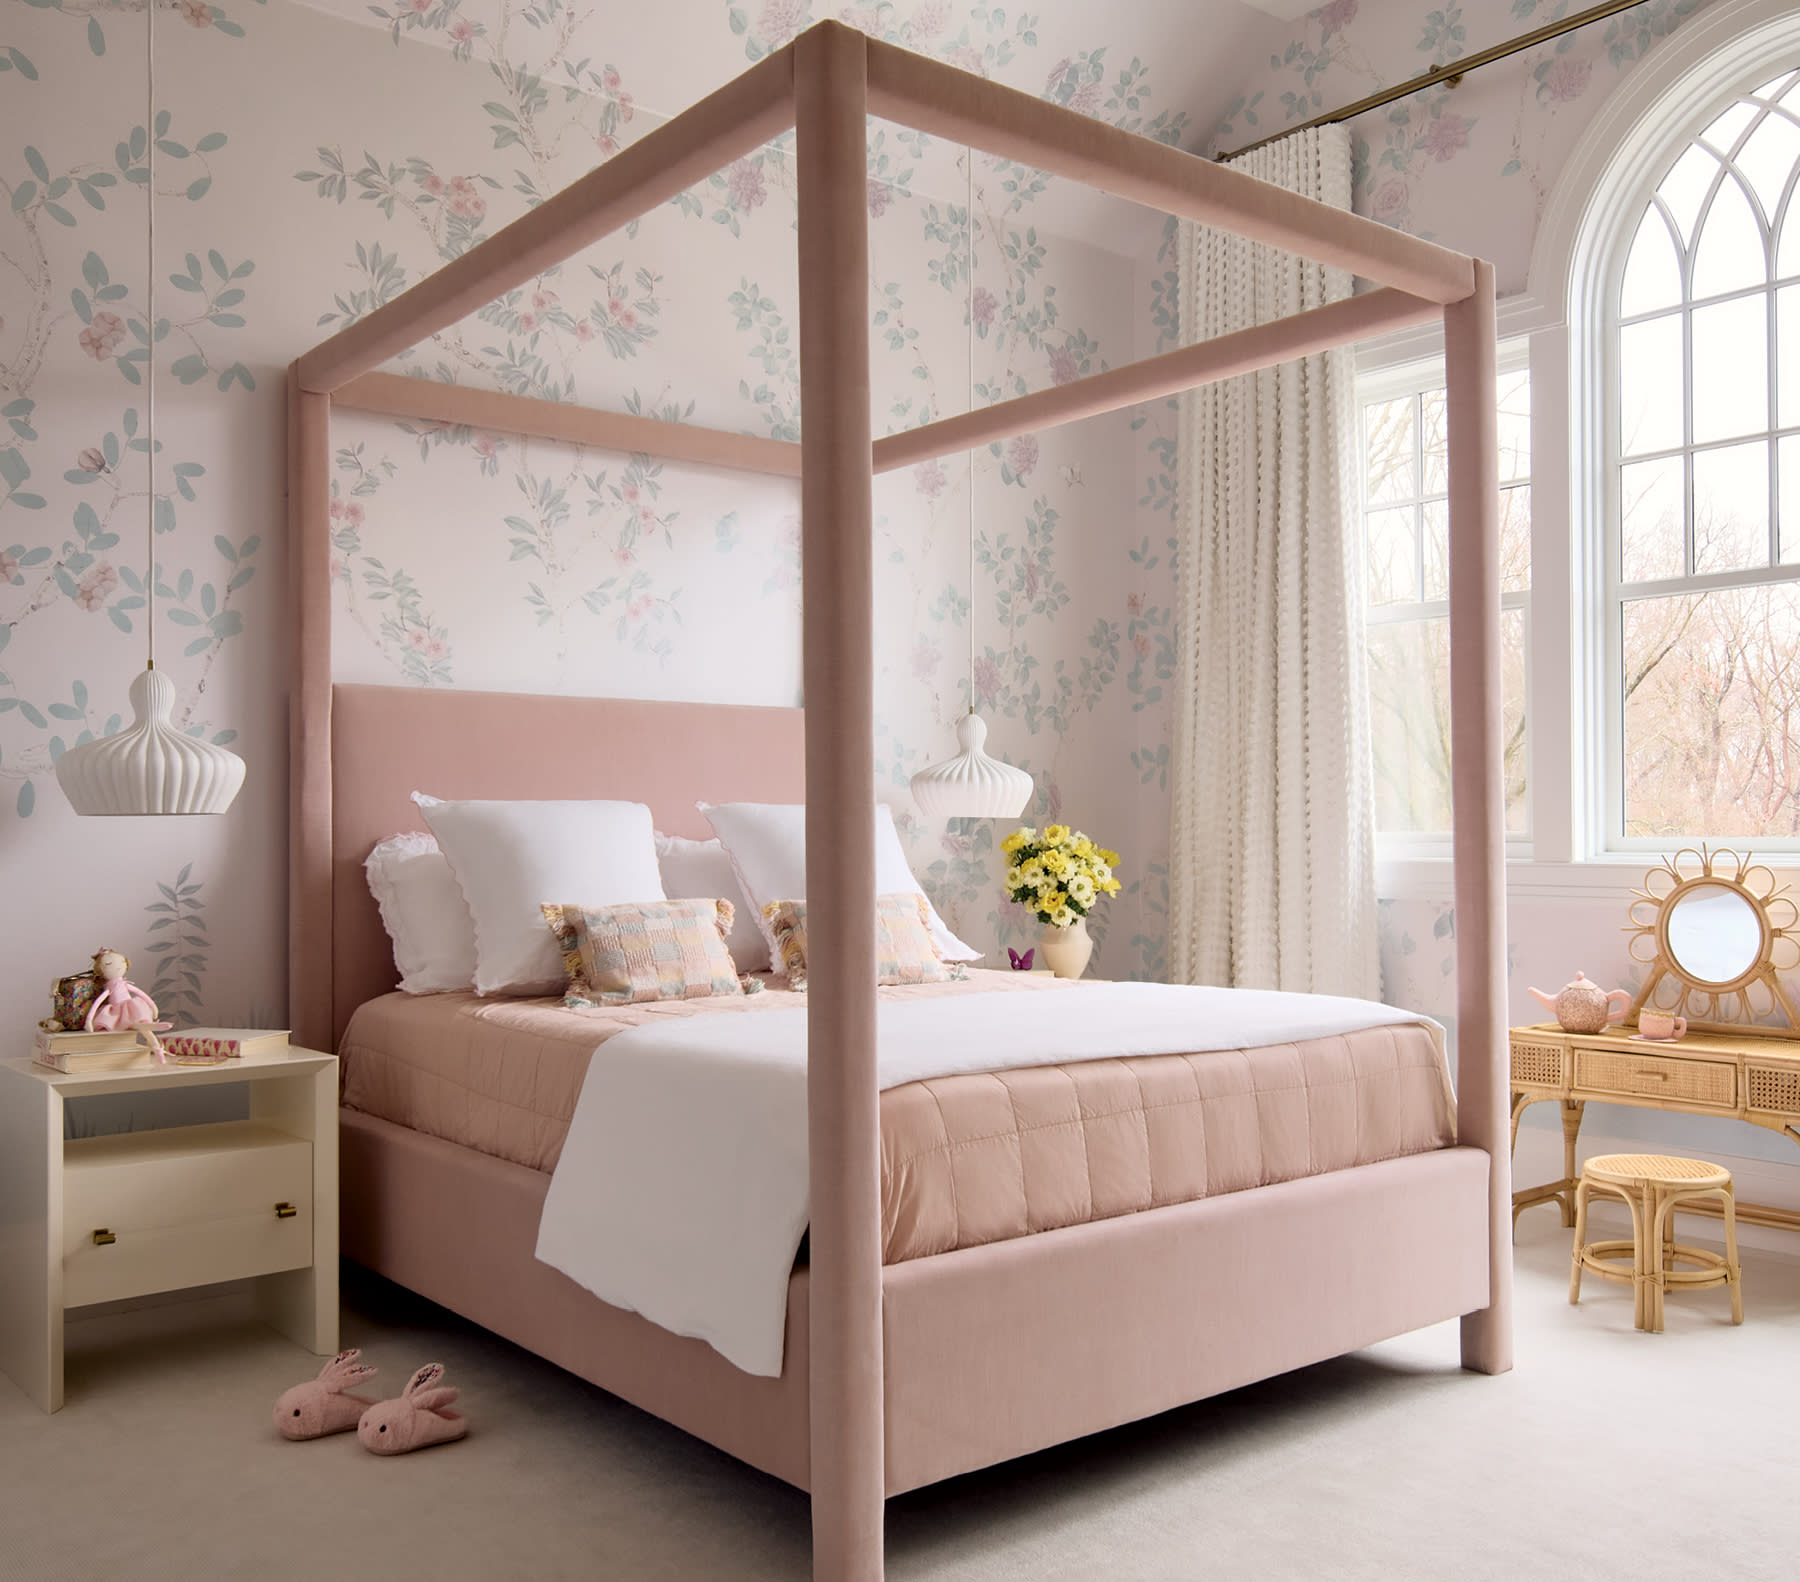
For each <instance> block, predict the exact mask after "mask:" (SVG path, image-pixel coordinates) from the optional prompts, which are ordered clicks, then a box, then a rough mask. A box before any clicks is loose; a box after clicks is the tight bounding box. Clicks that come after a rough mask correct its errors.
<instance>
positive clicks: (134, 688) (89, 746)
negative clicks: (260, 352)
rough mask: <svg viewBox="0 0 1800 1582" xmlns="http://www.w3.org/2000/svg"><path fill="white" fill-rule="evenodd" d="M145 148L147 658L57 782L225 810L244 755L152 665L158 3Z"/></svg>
mask: <svg viewBox="0 0 1800 1582" xmlns="http://www.w3.org/2000/svg"><path fill="white" fill-rule="evenodd" d="M144 15H145V21H146V24H147V28H148V32H147V34H146V37H145V42H144V52H145V83H146V98H147V100H148V109H147V112H146V119H145V122H144V126H145V130H146V131H147V132H148V133H149V141H150V146H149V148H148V150H147V151H146V152H145V155H144V161H145V164H144V174H145V176H146V177H147V180H146V181H145V184H144V185H145V196H146V198H147V200H148V204H149V215H148V220H147V223H146V226H145V232H146V243H145V246H146V252H147V254H148V257H149V261H150V284H149V286H148V288H147V291H146V298H147V301H146V305H145V322H146V327H147V330H148V337H147V342H146V344H147V345H148V347H149V356H148V357H147V358H146V359H145V364H144V366H145V375H144V379H145V386H146V389H145V397H144V405H145V408H146V413H145V424H144V442H145V461H146V463H147V466H148V469H149V481H148V484H147V486H146V488H145V491H144V493H145V499H144V539H145V546H146V552H145V564H144V629H145V631H146V632H147V633H148V636H149V657H148V659H147V660H146V662H145V665H144V670H143V673H142V674H141V675H139V676H138V677H137V678H136V680H134V681H133V682H132V683H131V710H132V716H133V718H132V722H131V724H130V725H129V726H127V727H126V728H125V729H124V730H122V731H120V732H118V734H117V735H114V736H103V737H101V738H100V739H99V740H97V741H91V742H83V743H82V744H81V745H80V746H78V747H71V748H70V749H69V750H68V751H67V752H65V753H64V754H63V755H62V757H60V758H58V759H57V760H56V780H57V784H59V785H60V786H61V787H62V789H63V795H64V796H66V797H67V798H68V799H69V805H70V806H71V807H72V808H74V809H75V811H76V812H77V813H87V814H131V813H223V812H224V811H225V809H226V808H228V807H230V806H231V802H232V798H233V797H235V796H236V795H237V794H238V787H240V786H241V785H243V783H244V760H243V759H242V758H240V757H238V755H237V754H236V753H232V752H227V751H226V750H225V749H224V748H223V747H215V746H214V745H213V744H212V743H211V742H207V741H202V740H201V739H200V738H199V737H196V736H189V735H187V734H186V733H184V732H182V731H179V730H177V729H176V728H175V725H174V722H173V718H172V716H173V713H174V709H175V684H174V682H172V681H170V680H169V678H168V677H167V676H165V675H162V674H161V673H160V672H158V670H157V668H156V7H155V5H154V4H152V5H148V6H146V7H145V8H144Z"/></svg>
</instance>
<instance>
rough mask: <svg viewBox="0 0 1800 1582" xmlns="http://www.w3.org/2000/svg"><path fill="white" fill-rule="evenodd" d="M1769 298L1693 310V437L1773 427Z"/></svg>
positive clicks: (1743, 299) (1737, 300)
mask: <svg viewBox="0 0 1800 1582" xmlns="http://www.w3.org/2000/svg"><path fill="white" fill-rule="evenodd" d="M1768 302H1769V299H1768V298H1767V297H1766V296H1765V295H1763V293H1761V292H1758V293H1757V294H1756V295H1755V296H1753V297H1737V298H1735V299H1733V300H1732V301H1730V302H1716V303H1714V304H1713V305H1712V306H1711V307H1710V308H1695V309H1694V439H1695V441H1696V443H1701V444H1704V443H1705V442H1706V441H1707V440H1709V439H1730V438H1732V437H1733V436H1734V435H1737V434H1757V433H1761V432H1764V431H1765V430H1767V428H1768V426H1769V308H1768Z"/></svg>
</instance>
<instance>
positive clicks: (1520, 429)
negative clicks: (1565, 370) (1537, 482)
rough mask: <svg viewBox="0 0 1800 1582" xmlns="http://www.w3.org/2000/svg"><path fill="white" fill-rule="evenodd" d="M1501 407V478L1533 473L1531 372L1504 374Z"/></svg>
mask: <svg viewBox="0 0 1800 1582" xmlns="http://www.w3.org/2000/svg"><path fill="white" fill-rule="evenodd" d="M1495 401H1496V405H1498V407H1499V409H1500V481H1501V482H1502V483H1515V482H1517V481H1518V480H1520V479H1522V478H1529V477H1530V476H1531V374H1530V373H1529V372H1528V371H1527V370H1526V369H1523V368H1521V369H1520V370H1519V371H1518V372H1517V373H1512V374H1501V375H1500V379H1499V389H1498V393H1497V395H1496V398H1495Z"/></svg>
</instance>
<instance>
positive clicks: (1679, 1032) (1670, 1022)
mask: <svg viewBox="0 0 1800 1582" xmlns="http://www.w3.org/2000/svg"><path fill="white" fill-rule="evenodd" d="M1686 1033H1687V1018H1686V1017H1685V1016H1664V1015H1663V1014H1662V1012H1660V1011H1639V1012H1638V1037H1640V1038H1654V1039H1655V1040H1656V1041H1657V1042H1658V1043H1672V1042H1673V1041H1674V1040H1675V1039H1677V1038H1681V1037H1683V1036H1684V1035H1685V1034H1686Z"/></svg>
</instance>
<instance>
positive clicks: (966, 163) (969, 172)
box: [963, 148, 975, 714]
mask: <svg viewBox="0 0 1800 1582" xmlns="http://www.w3.org/2000/svg"><path fill="white" fill-rule="evenodd" d="M963 176H964V183H963V231H964V233H965V235H964V238H963V245H964V246H965V247H966V248H967V249H968V252H969V410H970V411H971V412H973V411H974V410H975V150H974V149H973V148H965V149H964V150H963ZM967 626H968V638H969V712H970V713H971V714H973V713H974V712H975V449H974V447H973V446H970V448H969V619H968V622H967Z"/></svg>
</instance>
